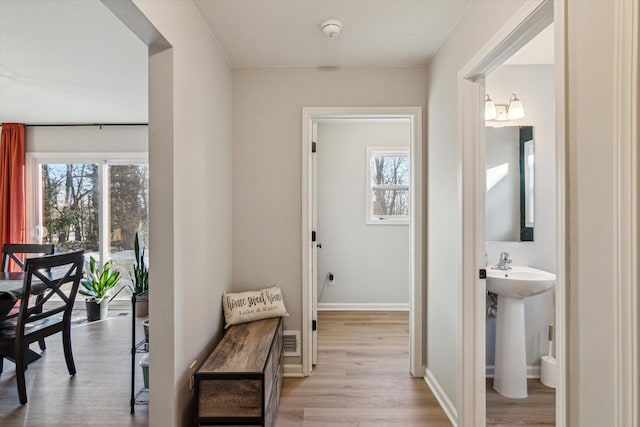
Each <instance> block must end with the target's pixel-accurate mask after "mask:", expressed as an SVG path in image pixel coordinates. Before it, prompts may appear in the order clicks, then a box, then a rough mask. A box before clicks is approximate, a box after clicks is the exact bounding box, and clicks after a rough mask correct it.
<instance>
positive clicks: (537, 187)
mask: <svg viewBox="0 0 640 427" xmlns="http://www.w3.org/2000/svg"><path fill="white" fill-rule="evenodd" d="M554 73H555V67H554V33H553V24H550V25H549V26H548V27H547V28H545V29H544V30H542V31H541V32H540V33H539V34H538V35H536V36H535V37H534V38H533V39H532V40H531V41H529V42H528V43H527V44H526V45H525V46H523V47H522V48H521V49H520V50H519V51H517V52H516V53H515V54H514V55H512V56H511V57H510V58H508V59H507V60H506V61H504V62H503V63H502V64H501V65H500V66H499V67H497V68H496V69H495V70H493V71H491V72H490V73H488V74H487V75H486V76H485V92H486V93H487V99H490V101H486V105H485V119H487V120H485V166H486V174H487V184H486V203H485V207H486V208H485V212H486V225H485V236H486V243H485V246H486V254H487V262H488V265H487V267H486V268H487V272H488V276H489V277H492V276H494V275H497V274H500V272H501V271H504V272H505V273H504V274H506V275H509V274H511V275H512V276H513V274H515V273H516V272H515V269H517V268H519V267H515V266H528V267H531V268H535V269H537V270H542V271H545V272H549V273H551V274H552V275H555V274H556V273H557V267H556V261H557V259H556V258H557V256H556V253H557V250H556V228H557V227H556V211H557V208H556V193H557V191H556V154H555V153H556V144H555V115H554V114H555V113H554V111H555V108H554V102H555V100H554V99H555V83H554V80H555V74H554ZM510 98H511V99H518V100H519V104H518V103H517V101H515V102H513V103H512V105H511V106H509V102H508V101H509V99H510ZM492 102H493V104H492ZM494 106H495V107H496V109H497V110H499V111H498V112H497V113H496V114H493V107H494ZM516 109H519V110H518V111H516ZM505 110H508V111H507V116H504V113H505ZM519 116H522V117H519ZM503 253H508V254H509V258H508V259H509V260H510V261H511V262H512V265H513V266H514V267H513V268H512V267H511V264H509V263H507V264H506V265H505V266H504V267H500V266H499V265H498V264H499V258H500V255H501V254H503ZM498 268H505V270H499V269H498ZM489 280H491V279H489ZM551 286H553V285H552V284H549V285H545V286H544V287H541V288H540V289H539V290H538V289H536V290H535V291H534V290H531V291H527V293H531V294H533V293H537V292H539V293H537V294H536V295H530V296H527V297H525V298H523V303H522V310H523V314H524V315H523V316H521V317H522V318H523V319H524V323H523V325H521V328H520V329H521V331H519V332H518V335H519V336H518V337H517V339H518V340H520V343H519V344H520V347H521V349H520V350H521V351H520V352H518V351H516V350H514V348H515V347H518V346H516V344H517V343H515V342H513V339H512V338H510V337H508V336H506V335H508V333H509V332H510V329H512V327H514V325H515V324H516V321H515V320H513V319H512V318H511V317H513V315H512V314H511V313H510V312H509V310H510V309H511V308H510V307H509V304H510V302H509V301H507V300H504V297H502V296H501V295H499V294H498V292H496V293H493V292H492V290H495V289H493V288H492V286H491V283H487V288H488V293H487V294H488V295H487V316H486V366H487V375H486V377H487V380H486V384H487V386H486V393H487V397H486V414H487V415H486V418H487V425H504V424H513V423H519V422H524V423H526V424H545V425H555V376H554V373H555V372H556V370H557V360H556V354H555V352H554V351H553V348H552V343H553V331H554V327H555V290H554V289H553V288H552V287H551ZM520 315H522V313H520ZM500 322H502V324H500ZM505 322H506V323H505ZM506 324H508V325H509V326H507V327H506V329H505V325H506ZM550 338H551V341H549V339H550ZM506 347H509V350H508V351H506V352H505V351H504V350H503V349H505V348H506ZM500 351H503V353H500ZM516 354H518V355H519V358H520V359H519V360H518V365H517V367H518V370H519V371H520V373H517V374H514V373H512V372H510V370H512V369H513V368H514V365H513V363H515V359H516ZM514 377H519V378H514ZM516 381H517V382H516Z"/></svg>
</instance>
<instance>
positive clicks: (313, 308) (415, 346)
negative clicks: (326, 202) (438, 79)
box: [302, 107, 424, 377]
mask: <svg viewBox="0 0 640 427" xmlns="http://www.w3.org/2000/svg"><path fill="white" fill-rule="evenodd" d="M367 118H368V119H370V120H380V119H389V120H406V121H407V122H408V126H409V128H410V132H409V133H410V144H409V190H408V203H409V209H408V217H409V218H408V219H409V283H410V284H409V329H410V333H409V335H410V367H409V368H410V369H409V370H410V372H411V374H412V375H413V376H419V377H422V376H423V375H424V373H423V371H424V369H423V366H424V361H423V357H422V354H423V333H422V330H423V326H424V321H423V310H422V306H423V293H422V286H421V284H422V161H421V160H422V129H421V122H422V109H421V108H419V107H406V108H333V109H332V108H326V109H325V108H304V109H303V126H302V127H303V135H302V144H303V147H302V168H303V169H302V180H303V182H302V193H303V194H302V204H303V205H302V229H303V233H302V235H303V239H302V240H303V241H302V254H303V257H302V264H303V265H302V271H303V284H302V285H303V292H302V293H303V311H302V315H303V333H302V345H303V349H304V350H303V358H302V365H303V372H302V373H303V375H305V376H308V375H309V374H310V373H311V370H312V369H313V363H314V360H315V358H314V355H317V343H316V339H317V335H316V331H315V330H314V326H317V311H318V295H319V294H318V274H317V272H318V264H317V261H318V250H322V249H319V248H318V243H321V238H320V236H319V235H317V234H316V232H317V201H316V199H315V197H314V196H315V195H316V194H317V192H316V190H317V179H316V178H315V172H316V170H317V158H316V156H315V155H314V153H313V150H314V145H315V144H314V142H315V141H316V139H315V137H316V136H317V122H318V121H320V120H362V119H367ZM361 164H362V165H364V164H365V161H364V160H363V162H362V163H361ZM363 169H364V167H363ZM362 212H363V219H364V208H363V210H362ZM327 278H328V277H327ZM336 278H337V277H336V276H334V281H335V279H336ZM321 285H322V284H320V286H321Z"/></svg>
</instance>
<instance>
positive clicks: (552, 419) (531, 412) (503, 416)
mask: <svg viewBox="0 0 640 427" xmlns="http://www.w3.org/2000/svg"><path fill="white" fill-rule="evenodd" d="M527 389H528V394H529V397H527V398H526V399H509V398H508V397H504V396H501V395H499V394H498V392H496V391H495V390H494V389H493V382H492V380H491V379H487V425H488V426H500V427H503V426H504V427H506V426H527V427H542V426H555V425H556V393H555V389H553V388H549V387H546V386H544V385H543V384H542V383H541V382H540V380H537V379H530V380H528V381H527Z"/></svg>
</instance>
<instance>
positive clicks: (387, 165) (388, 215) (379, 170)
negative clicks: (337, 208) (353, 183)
mask: <svg viewBox="0 0 640 427" xmlns="http://www.w3.org/2000/svg"><path fill="white" fill-rule="evenodd" d="M409 180H410V175H409V151H408V150H404V149H398V148H372V147H369V148H367V198H366V199H367V221H366V222H367V224H408V223H409Z"/></svg>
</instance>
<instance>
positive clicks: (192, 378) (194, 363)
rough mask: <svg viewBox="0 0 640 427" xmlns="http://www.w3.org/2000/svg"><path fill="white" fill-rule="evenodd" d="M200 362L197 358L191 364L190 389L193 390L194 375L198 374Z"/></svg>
mask: <svg viewBox="0 0 640 427" xmlns="http://www.w3.org/2000/svg"><path fill="white" fill-rule="evenodd" d="M197 364H198V361H197V360H194V361H193V362H191V365H189V391H193V383H194V375H195V374H196V365H197Z"/></svg>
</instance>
